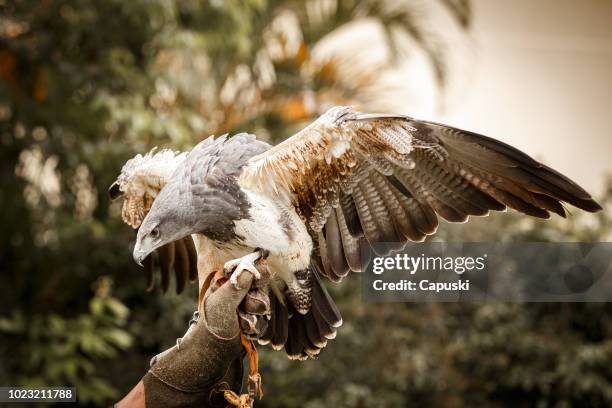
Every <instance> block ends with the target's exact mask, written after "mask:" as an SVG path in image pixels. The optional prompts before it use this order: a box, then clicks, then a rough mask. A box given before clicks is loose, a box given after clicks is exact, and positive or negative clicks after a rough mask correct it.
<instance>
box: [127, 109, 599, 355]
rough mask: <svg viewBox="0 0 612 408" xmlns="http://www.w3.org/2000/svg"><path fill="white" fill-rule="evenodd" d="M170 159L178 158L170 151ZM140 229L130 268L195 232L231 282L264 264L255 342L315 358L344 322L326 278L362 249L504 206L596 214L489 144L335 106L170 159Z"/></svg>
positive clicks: (529, 161) (575, 190) (587, 199)
mask: <svg viewBox="0 0 612 408" xmlns="http://www.w3.org/2000/svg"><path fill="white" fill-rule="evenodd" d="M175 157H176V156H175ZM178 157H180V159H173V160H177V161H179V163H178V164H176V165H175V166H173V168H174V170H173V173H172V175H171V176H170V177H169V178H167V183H166V184H165V186H164V187H163V188H162V189H161V191H159V193H157V195H156V197H155V200H154V201H153V203H152V205H151V207H150V210H149V212H148V213H147V214H146V216H145V217H144V219H143V220H142V222H141V224H140V227H139V229H138V234H137V239H136V245H135V247H134V252H133V256H134V260H135V261H136V262H137V263H142V262H143V261H144V260H145V259H146V258H147V256H148V255H149V254H150V253H151V252H152V251H155V250H156V249H159V248H161V247H163V246H165V245H168V244H170V243H172V242H178V241H180V240H183V239H185V238H186V237H189V236H190V235H192V234H195V236H197V237H198V238H197V239H198V241H199V242H198V245H197V247H198V250H199V254H200V255H199V256H200V258H199V262H200V265H202V264H204V263H207V264H209V266H207V267H209V268H210V269H209V270H214V268H218V267H219V266H225V269H226V270H227V271H229V272H231V273H232V275H231V278H230V281H231V282H233V283H234V284H235V283H236V277H237V275H238V274H240V273H243V272H244V271H250V272H251V273H253V274H254V275H255V277H256V278H260V274H259V272H258V270H257V269H256V268H255V267H254V266H255V263H257V262H264V263H265V265H266V267H267V269H268V271H269V276H268V277H267V278H266V279H265V280H264V279H262V282H263V283H261V286H263V287H264V288H265V290H266V291H267V293H268V294H269V295H270V298H271V299H272V300H271V302H272V304H271V316H270V318H269V321H268V322H267V324H265V325H264V326H263V327H262V329H261V331H260V332H259V333H258V335H257V336H258V340H259V342H260V343H264V344H265V343H272V345H273V347H275V348H277V349H278V348H282V347H284V348H285V350H286V351H287V354H288V355H289V356H290V357H291V358H298V359H303V358H307V357H316V356H317V355H318V354H319V352H320V350H321V349H322V348H323V347H325V345H326V343H327V340H328V339H331V338H333V337H334V336H335V334H336V329H337V327H339V326H340V325H341V324H342V319H341V317H340V313H339V312H338V310H337V308H336V306H335V305H334V303H333V301H332V299H331V297H330V296H329V295H328V293H327V292H326V290H325V288H324V286H323V285H322V283H321V281H320V277H322V276H323V277H326V278H329V279H330V280H332V281H334V282H338V281H340V280H341V279H342V278H343V277H344V276H346V275H347V274H348V272H349V271H355V272H359V271H361V270H362V267H363V263H364V262H366V260H362V259H361V251H360V246H362V245H373V244H375V243H378V242H390V243H397V246H396V248H397V249H399V248H401V247H402V246H403V245H404V244H405V243H406V242H407V241H422V240H423V239H425V237H426V236H428V235H431V234H433V233H435V231H436V228H437V226H438V218H439V217H440V218H442V219H444V220H446V221H449V222H464V221H466V220H467V219H468V217H469V216H470V215H474V216H484V215H487V214H488V213H489V211H491V210H495V211H502V210H505V209H506V208H507V207H510V208H513V209H515V210H517V211H519V212H522V213H524V214H527V215H530V216H534V217H540V218H548V217H549V216H550V213H551V212H553V213H556V214H558V215H560V216H562V217H565V215H566V211H565V208H564V206H563V204H564V203H568V204H571V205H573V206H575V207H578V208H580V209H583V210H586V211H589V212H595V211H598V210H600V209H601V207H600V206H599V205H598V204H597V203H596V202H595V201H594V200H593V199H592V198H591V196H590V195H589V194H588V193H587V192H586V191H585V190H584V189H582V188H581V187H579V186H578V185H577V184H576V183H574V182H572V181H571V180H569V179H568V178H567V177H565V176H563V175H561V174H560V173H558V172H557V171H555V170H553V169H551V168H549V167H547V166H545V165H544V164H541V163H539V162H537V161H536V160H534V159H533V158H531V157H529V156H528V155H526V154H524V153H522V152H521V151H519V150H517V149H515V148H513V147H511V146H509V145H507V144H505V143H502V142H499V141H497V140H494V139H491V138H489V137H486V136H482V135H479V134H476V133H472V132H469V131H464V130H460V129H456V128H453V127H450V126H446V125H443V124H438V123H434V122H428V121H421V120H416V119H413V118H410V117H407V116H403V115H390V114H370V113H361V112H356V111H354V110H352V109H351V108H349V107H343V106H338V107H334V108H331V109H330V110H328V111H327V112H326V113H325V114H323V115H322V116H320V117H319V118H318V119H317V120H316V121H314V122H313V123H311V124H310V125H309V126H307V127H306V128H304V129H303V130H301V131H300V132H298V133H297V134H295V135H294V136H292V137H290V138H288V139H287V140H285V141H284V142H282V143H280V144H278V145H277V146H274V147H272V146H270V145H268V144H267V143H264V142H262V141H258V140H257V139H256V138H255V136H254V135H250V134H246V133H240V134H237V135H235V136H233V137H228V136H227V135H224V136H221V137H218V138H214V137H209V138H208V139H206V140H204V141H202V142H200V143H199V144H198V145H196V146H195V147H194V148H193V149H192V150H191V151H190V152H189V153H187V154H186V155H185V156H183V155H180V156H178Z"/></svg>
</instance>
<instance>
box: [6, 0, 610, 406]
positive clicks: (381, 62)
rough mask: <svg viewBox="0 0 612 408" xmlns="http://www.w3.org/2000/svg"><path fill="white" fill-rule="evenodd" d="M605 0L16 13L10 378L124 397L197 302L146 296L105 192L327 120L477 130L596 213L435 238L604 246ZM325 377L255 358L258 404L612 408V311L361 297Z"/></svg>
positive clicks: (10, 122) (54, 4)
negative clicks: (582, 196)
mask: <svg viewBox="0 0 612 408" xmlns="http://www.w3.org/2000/svg"><path fill="white" fill-rule="evenodd" d="M610 22H612V2H609V1H606V0H588V1H580V2H578V1H571V0H560V1H557V0H542V1H538V2H533V1H529V0H517V1H512V2H507V1H502V0H474V1H467V0H435V1H434V0H431V1H417V0H405V1H391V0H389V1H385V0H366V1H350V0H308V1H298V0H295V1H291V0H286V1H280V0H278V1H275V0H244V1H231V0H230V1H221V0H209V1H170V0H130V1H123V0H80V1H63V0H40V1H34V0H0V180H1V183H0V385H21V386H35V385H46V386H52V385H73V386H76V387H77V388H78V394H79V400H80V404H81V405H92V406H93V405H103V404H109V403H111V402H112V401H114V400H116V399H118V398H119V397H120V396H121V395H122V394H124V393H125V392H127V391H128V390H129V389H130V388H131V387H132V386H133V385H134V384H135V383H136V382H137V381H138V379H139V378H140V377H141V376H142V375H143V373H144V372H145V371H146V369H147V366H148V360H149V358H150V357H151V356H152V355H154V354H156V353H158V352H159V351H160V350H162V349H164V348H166V347H168V346H171V345H172V344H173V343H174V341H175V338H176V337H179V336H181V335H182V333H184V331H185V329H186V324H187V321H188V320H189V317H190V315H191V313H192V311H193V310H194V309H195V299H196V296H197V294H196V288H195V285H192V286H191V287H190V288H189V290H188V291H187V292H188V293H186V294H183V295H176V294H174V293H173V290H174V288H173V287H171V288H170V291H169V293H167V294H162V293H161V291H160V290H159V289H157V290H156V291H153V292H151V293H147V292H145V285H146V283H145V279H144V276H143V272H142V270H141V269H139V268H138V267H137V266H136V265H135V264H134V263H133V261H132V259H131V255H130V252H131V251H130V246H131V245H132V244H133V239H134V232H133V231H132V230H131V229H130V228H129V227H128V226H126V225H124V224H123V223H122V222H121V220H120V216H119V213H120V204H119V203H112V204H111V203H110V202H109V200H108V198H107V195H106V189H107V187H108V186H109V185H110V184H111V182H112V181H114V179H115V177H116V176H117V175H118V173H119V170H120V169H121V166H122V165H123V163H124V162H125V161H126V160H127V159H129V158H130V157H132V156H133V155H134V154H136V153H142V152H145V151H148V150H149V149H151V148H152V147H154V146H161V147H172V148H175V149H189V148H190V147H191V146H193V145H194V144H195V143H196V142H198V141H199V140H201V139H203V138H205V137H207V136H208V135H210V134H222V133H225V132H230V133H232V132H238V131H250V132H255V133H257V135H258V136H259V137H260V138H263V139H266V140H270V141H273V142H277V141H280V140H282V139H283V138H285V137H287V136H289V135H291V134H292V133H293V132H295V131H296V130H297V129H299V128H300V127H302V126H304V124H305V123H308V121H310V120H311V119H312V118H314V117H316V116H317V115H319V114H320V113H321V112H322V111H325V110H326V109H327V108H328V107H330V106H331V105H335V104H351V105H354V106H356V107H358V108H360V109H363V110H375V111H393V112H399V113H406V114H409V115H412V116H416V117H423V118H427V119H433V120H438V121H444V122H447V123H449V124H453V125H456V126H460V127H463V128H468V129H470V130H473V131H478V132H482V133H485V134H488V135H491V136H493V137H496V138H498V139H501V140H504V141H507V142H509V143H511V144H513V145H515V146H518V147H520V148H522V149H524V150H526V151H528V152H529V153H530V154H532V155H534V156H536V157H537V158H539V159H541V160H544V161H545V162H546V163H547V164H549V165H551V166H553V167H555V168H557V169H559V170H561V171H562V172H564V173H566V174H568V175H570V176H571V177H572V178H573V179H574V180H576V181H577V182H579V183H580V184H582V185H584V186H586V187H587V188H588V189H589V190H590V191H592V192H593V193H594V195H595V196H596V197H597V198H599V200H600V203H601V204H602V205H603V206H604V211H603V212H601V213H599V214H597V215H584V214H580V213H579V212H578V211H572V215H571V216H570V217H569V218H568V219H566V220H563V219H559V218H558V217H557V218H555V219H552V220H550V221H546V222H542V221H534V220H531V219H526V218H524V217H519V216H517V215H516V214H514V213H512V212H509V213H506V214H494V215H491V216H490V217H488V218H486V219H474V220H472V221H471V222H470V223H468V224H465V225H449V224H445V225H442V226H441V228H440V232H439V233H438V235H437V236H436V239H446V240H466V241H469V240H472V241H475V240H483V241H487V240H504V241H520V240H541V241H609V240H610V239H611V238H612V220H611V217H610V215H609V214H610V208H611V205H612V187H611V186H612V184H611V183H610V182H609V180H608V177H607V173H608V172H609V171H610V170H612V164H610V159H609V157H610V153H611V150H612V149H611V146H612V141H611V140H612V137H611V136H612V135H611V133H610V125H609V118H610V107H611V106H612V101H611V98H612V24H610ZM329 288H330V291H331V292H332V295H333V296H334V298H336V299H337V301H338V303H339V306H340V309H341V311H342V314H343V315H344V321H345V323H344V326H343V327H342V329H341V330H340V331H339V333H338V337H337V338H336V339H335V340H334V341H332V342H330V344H329V346H328V347H327V349H326V350H325V351H324V353H323V354H322V356H321V357H320V358H319V360H317V361H308V362H291V361H288V360H287V359H286V358H285V355H284V353H282V352H273V351H272V350H268V349H266V348H261V360H262V365H263V367H262V374H263V376H264V387H265V391H266V398H265V399H264V400H263V401H262V402H260V403H258V406H262V407H312V408H314V407H326V406H339V407H367V406H368V407H369V406H376V407H396V406H449V407H464V406H465V407H474V406H487V407H490V406H508V405H511V406H538V407H548V406H553V407H567V406H610V405H612V384H611V379H612V316H611V313H612V307H611V306H610V305H608V304H559V303H557V304H428V305H424V304H368V303H364V302H362V301H361V296H360V277H359V276H358V275H356V276H351V277H350V278H348V279H346V280H345V282H343V283H341V284H338V285H329Z"/></svg>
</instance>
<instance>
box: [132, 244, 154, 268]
mask: <svg viewBox="0 0 612 408" xmlns="http://www.w3.org/2000/svg"><path fill="white" fill-rule="evenodd" d="M150 253H151V252H150V251H147V250H146V249H142V248H141V247H140V242H138V241H137V242H136V245H135V246H134V253H133V256H134V262H136V263H137V264H138V265H140V266H142V261H144V259H145V258H146V257H147V256H149V254H150Z"/></svg>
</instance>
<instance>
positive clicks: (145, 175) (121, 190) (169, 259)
mask: <svg viewBox="0 0 612 408" xmlns="http://www.w3.org/2000/svg"><path fill="white" fill-rule="evenodd" d="M184 158H185V154H175V153H174V152H172V151H169V150H163V151H160V152H157V153H155V152H154V151H151V152H150V153H148V154H146V155H144V156H142V155H137V156H136V157H134V158H133V159H131V160H129V161H128V162H127V163H126V164H125V165H124V166H123V169H122V170H121V174H120V175H119V177H118V178H117V180H116V181H115V182H114V183H113V184H112V185H111V186H110V188H109V190H108V193H109V196H110V198H111V199H113V200H115V199H117V198H119V197H123V206H122V210H121V218H122V219H123V221H124V222H125V223H126V224H128V225H130V226H131V227H132V228H134V229H136V230H137V229H138V228H139V227H140V224H141V223H142V220H143V219H144V218H145V216H146V215H147V214H148V212H149V210H150V209H151V205H152V204H153V201H154V200H155V197H156V196H157V194H158V193H159V192H160V191H161V189H162V188H163V187H164V185H165V184H166V182H167V180H168V179H169V177H170V175H171V174H172V173H173V172H174V169H175V168H176V166H177V165H178V164H179V163H181V162H182V161H183V160H184ZM155 252H156V255H155V258H156V259H157V263H158V264H159V267H160V272H161V287H162V290H163V291H164V292H166V291H167V290H168V286H169V285H170V276H171V274H172V272H173V271H174V275H175V278H176V292H177V293H181V292H182V291H183V289H185V286H186V283H187V281H188V280H189V281H192V282H193V281H195V280H197V278H198V269H197V260H198V259H197V252H196V247H195V244H194V242H193V239H192V238H191V236H188V237H186V238H183V239H180V240H178V241H175V242H171V243H170V244H168V245H165V246H163V247H161V248H159V249H157V250H156V251H155ZM153 258H154V257H153V256H149V257H147V259H145V260H144V262H143V266H144V268H145V273H146V276H147V282H148V283H147V284H148V288H147V290H149V291H150V290H153V289H154V288H155V280H154V277H153V269H154V262H155V260H154V259H153Z"/></svg>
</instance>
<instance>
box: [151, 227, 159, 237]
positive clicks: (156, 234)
mask: <svg viewBox="0 0 612 408" xmlns="http://www.w3.org/2000/svg"><path fill="white" fill-rule="evenodd" d="M149 235H151V238H154V239H155V238H157V237H159V228H157V227H155V228H153V229H152V230H151V232H150V233H149Z"/></svg>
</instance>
